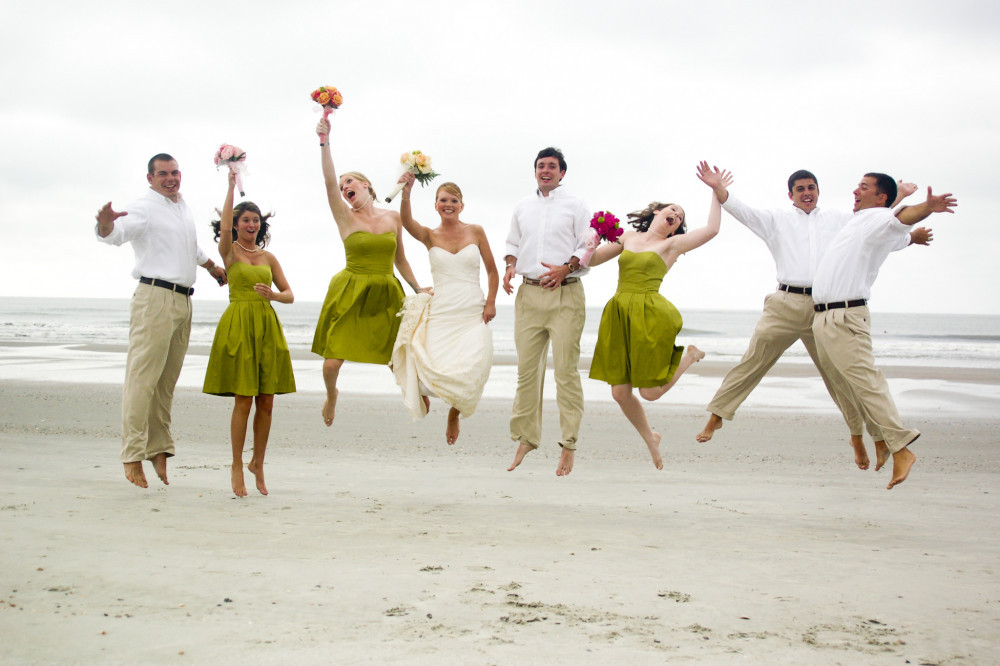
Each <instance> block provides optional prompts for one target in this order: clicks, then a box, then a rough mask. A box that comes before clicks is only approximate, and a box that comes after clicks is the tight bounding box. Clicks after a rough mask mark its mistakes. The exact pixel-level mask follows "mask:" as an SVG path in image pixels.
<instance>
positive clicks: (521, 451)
mask: <svg viewBox="0 0 1000 666" xmlns="http://www.w3.org/2000/svg"><path fill="white" fill-rule="evenodd" d="M534 450H535V447H534V446H532V445H531V444H528V443H527V442H521V443H520V444H518V445H517V453H515V454H514V462H513V463H511V465H510V467H508V468H507V471H508V472H513V471H514V468H516V467H517V466H518V465H520V464H521V461H522V460H524V456H526V455H528V454H529V453H531V452H532V451H534Z"/></svg>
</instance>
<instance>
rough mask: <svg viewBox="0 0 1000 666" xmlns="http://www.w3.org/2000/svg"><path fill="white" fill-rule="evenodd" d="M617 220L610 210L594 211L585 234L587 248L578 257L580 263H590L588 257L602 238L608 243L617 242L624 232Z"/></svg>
mask: <svg viewBox="0 0 1000 666" xmlns="http://www.w3.org/2000/svg"><path fill="white" fill-rule="evenodd" d="M619 221H620V220H619V219H618V218H617V217H615V216H614V215H613V214H612V213H611V212H610V211H603V210H599V211H597V212H596V213H594V217H592V218H591V219H590V231H588V232H586V234H585V235H586V236H587V238H586V241H587V249H586V250H585V251H584V253H583V256H582V257H580V264H581V265H583V266H586V265H587V264H588V263H590V258H591V257H593V256H594V252H595V251H596V250H597V246H598V245H600V244H601V241H602V240H603V241H607V242H609V243H616V242H618V238H619V236H621V235H622V234H623V233H625V230H624V229H622V228H621V225H619V224H618V222H619Z"/></svg>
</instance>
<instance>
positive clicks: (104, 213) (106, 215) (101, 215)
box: [94, 201, 128, 238]
mask: <svg viewBox="0 0 1000 666" xmlns="http://www.w3.org/2000/svg"><path fill="white" fill-rule="evenodd" d="M126 215H128V213H125V212H121V213H118V212H115V211H114V210H112V209H111V202H110V201H109V202H108V203H106V204H104V205H103V206H101V208H100V210H98V211H97V215H95V216H94V217H95V219H96V220H97V235H98V236H100V237H101V238H107V237H108V235H109V234H110V233H111V232H112V231H114V230H115V220H117V219H118V218H119V217H125V216H126Z"/></svg>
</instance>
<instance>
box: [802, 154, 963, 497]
mask: <svg viewBox="0 0 1000 666" xmlns="http://www.w3.org/2000/svg"><path fill="white" fill-rule="evenodd" d="M895 197H896V181H894V180H893V179H892V178H890V177H889V176H887V175H886V174H884V173H866V174H865V175H864V177H863V178H862V179H861V182H860V183H858V187H857V189H856V190H854V216H853V217H851V219H850V220H849V221H848V223H847V224H846V225H845V226H844V228H843V229H842V230H841V232H840V233H839V234H837V236H836V238H834V239H833V242H832V243H831V244H830V247H829V248H828V249H827V251H826V253H825V254H824V256H823V259H822V260H821V261H820V263H819V266H817V268H816V276H815V279H814V280H813V293H812V297H813V301H815V306H814V310H815V317H814V319H813V325H812V329H813V336H814V337H815V340H816V348H817V351H818V352H819V357H820V363H821V364H822V365H825V366H826V367H827V369H828V370H829V371H831V372H832V373H834V374H836V375H837V380H838V381H839V382H841V383H842V384H843V385H846V386H847V387H848V391H849V392H850V396H851V398H852V399H853V400H854V402H855V403H856V404H857V405H858V407H859V408H860V409H861V412H862V414H863V415H864V418H865V420H866V421H868V422H871V423H874V424H875V426H876V427H877V428H878V430H879V432H881V433H882V436H883V438H884V442H885V445H886V446H887V451H888V452H890V453H892V478H891V479H890V480H889V485H888V486H887V488H892V487H893V486H895V485H898V484H900V483H902V482H903V481H905V480H906V477H907V475H908V474H909V472H910V468H912V467H913V463H915V462H916V460H917V458H916V456H915V455H913V453H912V452H911V451H910V450H909V448H907V447H908V446H909V444H911V443H912V442H913V440H915V439H916V438H917V437H919V436H920V432H918V431H917V430H912V429H908V428H904V427H903V425H902V423H901V420H900V417H899V411H898V410H897V409H896V403H895V402H894V401H893V399H892V394H891V393H889V384H888V382H886V379H885V375H883V374H882V371H881V370H877V369H876V368H875V355H874V353H873V352H872V340H871V317H870V313H869V312H868V298H869V296H870V295H871V287H872V284H873V283H874V282H875V278H876V276H877V275H878V270H879V268H880V267H881V266H882V263H883V262H884V261H885V259H886V257H888V256H889V253H890V252H891V251H892V250H893V249H894V248H895V247H897V246H898V245H899V244H900V242H901V239H905V238H906V236H907V234H908V233H909V230H910V227H911V226H912V225H914V224H916V223H917V222H920V221H921V220H923V219H925V218H927V216H929V215H931V214H932V213H951V212H953V211H952V209H953V208H954V207H955V206H956V205H958V201H957V200H956V199H954V198H953V197H952V196H951V194H944V195H940V196H935V195H934V194H933V193H932V192H931V188H930V187H928V188H927V200H926V201H925V202H924V203H922V204H919V205H917V206H902V207H900V208H897V209H895V210H893V209H891V208H890V206H891V205H892V201H893V200H894V199H895Z"/></svg>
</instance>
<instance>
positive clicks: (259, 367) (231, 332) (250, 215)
mask: <svg viewBox="0 0 1000 666" xmlns="http://www.w3.org/2000/svg"><path fill="white" fill-rule="evenodd" d="M235 183H236V180H235V175H234V174H233V173H230V174H229V190H228V191H227V192H226V202H225V204H223V206H222V214H221V216H220V218H221V219H219V220H217V221H215V222H213V223H212V227H213V228H214V229H215V238H216V240H217V241H218V242H219V254H220V255H222V260H223V261H224V262H225V266H226V272H227V274H229V276H230V277H229V307H228V308H226V311H225V312H224V313H223V314H222V318H221V319H220V320H219V325H218V327H217V328H216V330H215V340H214V341H213V342H212V354H211V356H210V357H209V359H208V370H207V371H206V373H205V384H204V387H203V388H202V390H203V391H204V392H205V393H211V394H213V395H225V396H233V397H234V398H235V404H234V405H233V416H232V420H231V422H230V437H231V439H232V447H233V467H232V484H233V492H234V493H235V494H236V496H237V497H245V496H246V494H247V490H246V485H245V484H244V481H243V447H244V445H245V443H246V437H247V421H248V420H249V418H250V409H251V407H253V405H254V403H256V406H257V409H256V411H255V412H254V416H253V455H252V457H251V458H250V464H249V465H247V469H249V470H250V472H251V473H252V474H253V475H254V476H255V477H256V479H257V490H258V491H260V494H261V495H266V494H267V486H266V485H264V453H265V451H266V449H267V439H268V436H269V435H270V433H271V411H272V409H273V408H274V395H275V394H276V393H293V392H294V391H295V378H294V377H293V376H292V359H291V356H290V355H289V353H288V343H287V342H286V341H285V334H284V332H283V331H282V330H281V323H280V322H279V321H278V315H276V314H275V312H274V308H273V307H272V306H271V301H278V302H279V303H291V302H292V301H293V300H294V298H295V296H294V295H293V294H292V290H291V289H290V288H289V286H288V280H286V279H285V273H284V271H282V270H281V264H279V263H278V260H277V259H276V258H275V257H274V255H273V254H271V253H270V252H268V251H266V250H265V249H264V246H265V245H267V241H268V240H269V238H270V234H269V233H268V226H269V225H268V223H267V219H268V218H269V217H271V215H261V212H260V209H259V208H258V207H257V206H256V205H255V204H253V203H251V202H249V201H244V202H242V203H240V205H238V206H236V208H235V209H234V208H233V190H234V188H235ZM234 218H235V220H236V223H235V226H234V224H233V219H234ZM272 282H273V284H274V288H272V286H271V285H272ZM275 288H276V289H275Z"/></svg>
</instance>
